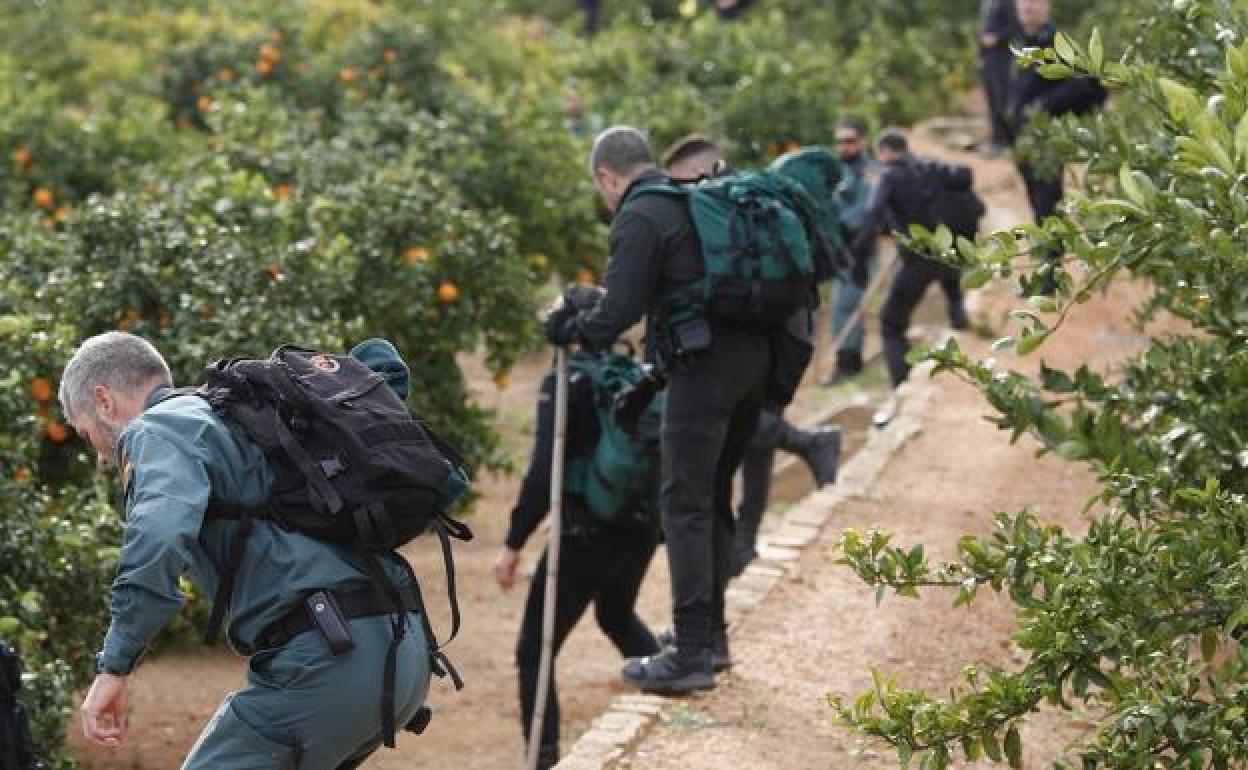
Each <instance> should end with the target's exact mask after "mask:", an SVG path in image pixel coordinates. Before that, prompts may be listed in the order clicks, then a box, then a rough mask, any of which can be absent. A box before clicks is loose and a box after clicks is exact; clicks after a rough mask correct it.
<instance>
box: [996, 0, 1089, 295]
mask: <svg viewBox="0 0 1248 770" xmlns="http://www.w3.org/2000/svg"><path fill="white" fill-rule="evenodd" d="M1017 2H1018V5H1017V9H1018V17H1019V22H1020V24H1021V25H1022V37H1021V39H1020V43H1021V44H1022V45H1023V46H1024V47H1027V48H1050V47H1052V46H1053V41H1054V40H1055V38H1056V35H1057V30H1056V28H1055V27H1054V26H1053V23H1052V22H1051V21H1050V19H1049V0H1017ZM1106 96H1107V94H1106V91H1105V89H1104V87H1103V86H1101V84H1100V83H1099V82H1097V81H1096V80H1095V79H1094V78H1090V77H1086V76H1080V77H1072V78H1066V79H1065V80H1049V79H1048V78H1046V77H1044V76H1042V75H1041V74H1040V73H1039V72H1036V71H1035V70H1034V69H1026V70H1019V71H1017V72H1015V74H1014V80H1013V83H1012V85H1011V88H1010V103H1009V117H1008V125H1009V130H1010V141H1011V143H1013V142H1014V141H1016V140H1017V139H1018V136H1019V134H1021V133H1022V130H1023V128H1024V127H1025V125H1026V123H1027V119H1028V118H1029V117H1030V115H1031V114H1033V113H1035V112H1043V113H1045V114H1048V115H1052V116H1060V115H1069V114H1075V115H1083V114H1086V113H1088V112H1091V111H1092V110H1094V109H1096V108H1097V107H1099V106H1100V105H1101V104H1103V103H1104V101H1105V98H1106ZM1018 172H1019V174H1020V175H1022V177H1023V184H1024V185H1025V186H1026V188H1027V200H1028V201H1029V202H1030V203H1031V210H1032V213H1033V215H1034V216H1035V220H1036V222H1040V221H1041V220H1043V219H1045V218H1046V217H1049V216H1052V215H1053V214H1054V213H1055V212H1056V211H1057V205H1058V204H1059V203H1061V201H1062V196H1063V195H1064V190H1063V186H1062V170H1061V169H1060V168H1059V169H1058V170H1057V172H1056V173H1051V172H1050V173H1046V172H1045V171H1043V170H1041V169H1037V168H1035V167H1034V166H1033V165H1032V164H1030V163H1026V162H1022V163H1019V164H1018ZM1040 256H1041V257H1042V258H1043V259H1044V260H1045V261H1046V262H1048V263H1049V265H1050V267H1049V268H1047V272H1046V274H1045V278H1044V282H1043V285H1042V286H1041V289H1040V292H1041V293H1042V294H1045V295H1050V296H1051V295H1053V294H1054V293H1055V292H1056V291H1057V279H1056V277H1055V276H1054V275H1053V272H1052V267H1051V266H1052V265H1054V264H1055V263H1056V262H1057V260H1058V258H1059V256H1060V255H1059V254H1058V253H1056V251H1052V250H1051V251H1049V253H1046V254H1042V255H1040Z"/></svg>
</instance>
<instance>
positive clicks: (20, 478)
mask: <svg viewBox="0 0 1248 770" xmlns="http://www.w3.org/2000/svg"><path fill="white" fill-rule="evenodd" d="M30 475H31V474H30V468H29V467H28V466H26V465H23V466H22V467H20V468H18V469H17V470H15V471H13V480H14V481H16V482H19V483H21V482H26V481H30Z"/></svg>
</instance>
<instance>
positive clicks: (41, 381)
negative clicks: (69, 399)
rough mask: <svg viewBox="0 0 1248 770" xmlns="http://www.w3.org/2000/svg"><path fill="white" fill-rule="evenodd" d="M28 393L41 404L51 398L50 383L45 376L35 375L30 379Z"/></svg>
mask: <svg viewBox="0 0 1248 770" xmlns="http://www.w3.org/2000/svg"><path fill="white" fill-rule="evenodd" d="M30 395H32V396H34V399H35V400H36V401H38V402H39V403H41V404H46V403H47V402H49V401H51V400H52V383H51V382H49V381H48V378H47V377H36V378H34V379H33V380H31V381H30Z"/></svg>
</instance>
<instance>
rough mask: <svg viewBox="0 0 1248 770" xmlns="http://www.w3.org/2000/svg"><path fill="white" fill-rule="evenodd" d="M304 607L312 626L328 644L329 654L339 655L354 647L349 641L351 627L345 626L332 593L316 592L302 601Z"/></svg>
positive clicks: (345, 623)
mask: <svg viewBox="0 0 1248 770" xmlns="http://www.w3.org/2000/svg"><path fill="white" fill-rule="evenodd" d="M304 605H305V606H306V607H307V609H308V616H309V617H310V618H312V624H313V625H315V626H316V628H317V630H318V631H320V632H321V636H323V637H325V641H326V643H328V644H329V651H330V652H332V653H333V654H334V655H341V654H343V653H344V652H347V651H348V650H350V649H352V648H353V647H355V642H354V641H353V640H352V639H351V627H350V626H348V625H347V620H346V618H344V617H343V615H342V610H341V609H339V608H338V601H337V600H336V599H334V595H333V594H332V593H330V592H329V591H317V592H316V593H314V594H311V595H309V596H308V598H307V599H305V600H304Z"/></svg>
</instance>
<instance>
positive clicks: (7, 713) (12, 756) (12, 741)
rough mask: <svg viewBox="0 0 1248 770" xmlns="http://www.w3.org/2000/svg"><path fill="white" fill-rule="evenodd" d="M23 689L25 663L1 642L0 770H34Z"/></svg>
mask: <svg viewBox="0 0 1248 770" xmlns="http://www.w3.org/2000/svg"><path fill="white" fill-rule="evenodd" d="M21 689H22V661H21V660H20V659H19V658H18V657H17V651H16V650H14V649H13V648H12V647H10V646H9V645H8V643H7V642H5V641H4V640H3V639H0V770H35V768H36V767H41V765H38V764H37V763H36V762H35V755H34V746H33V745H32V743H31V737H30V720H29V719H28V718H27V716H26V708H25V706H23V705H22V702H21V701H20V700H18V699H17V694H18V692H20V691H21Z"/></svg>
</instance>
